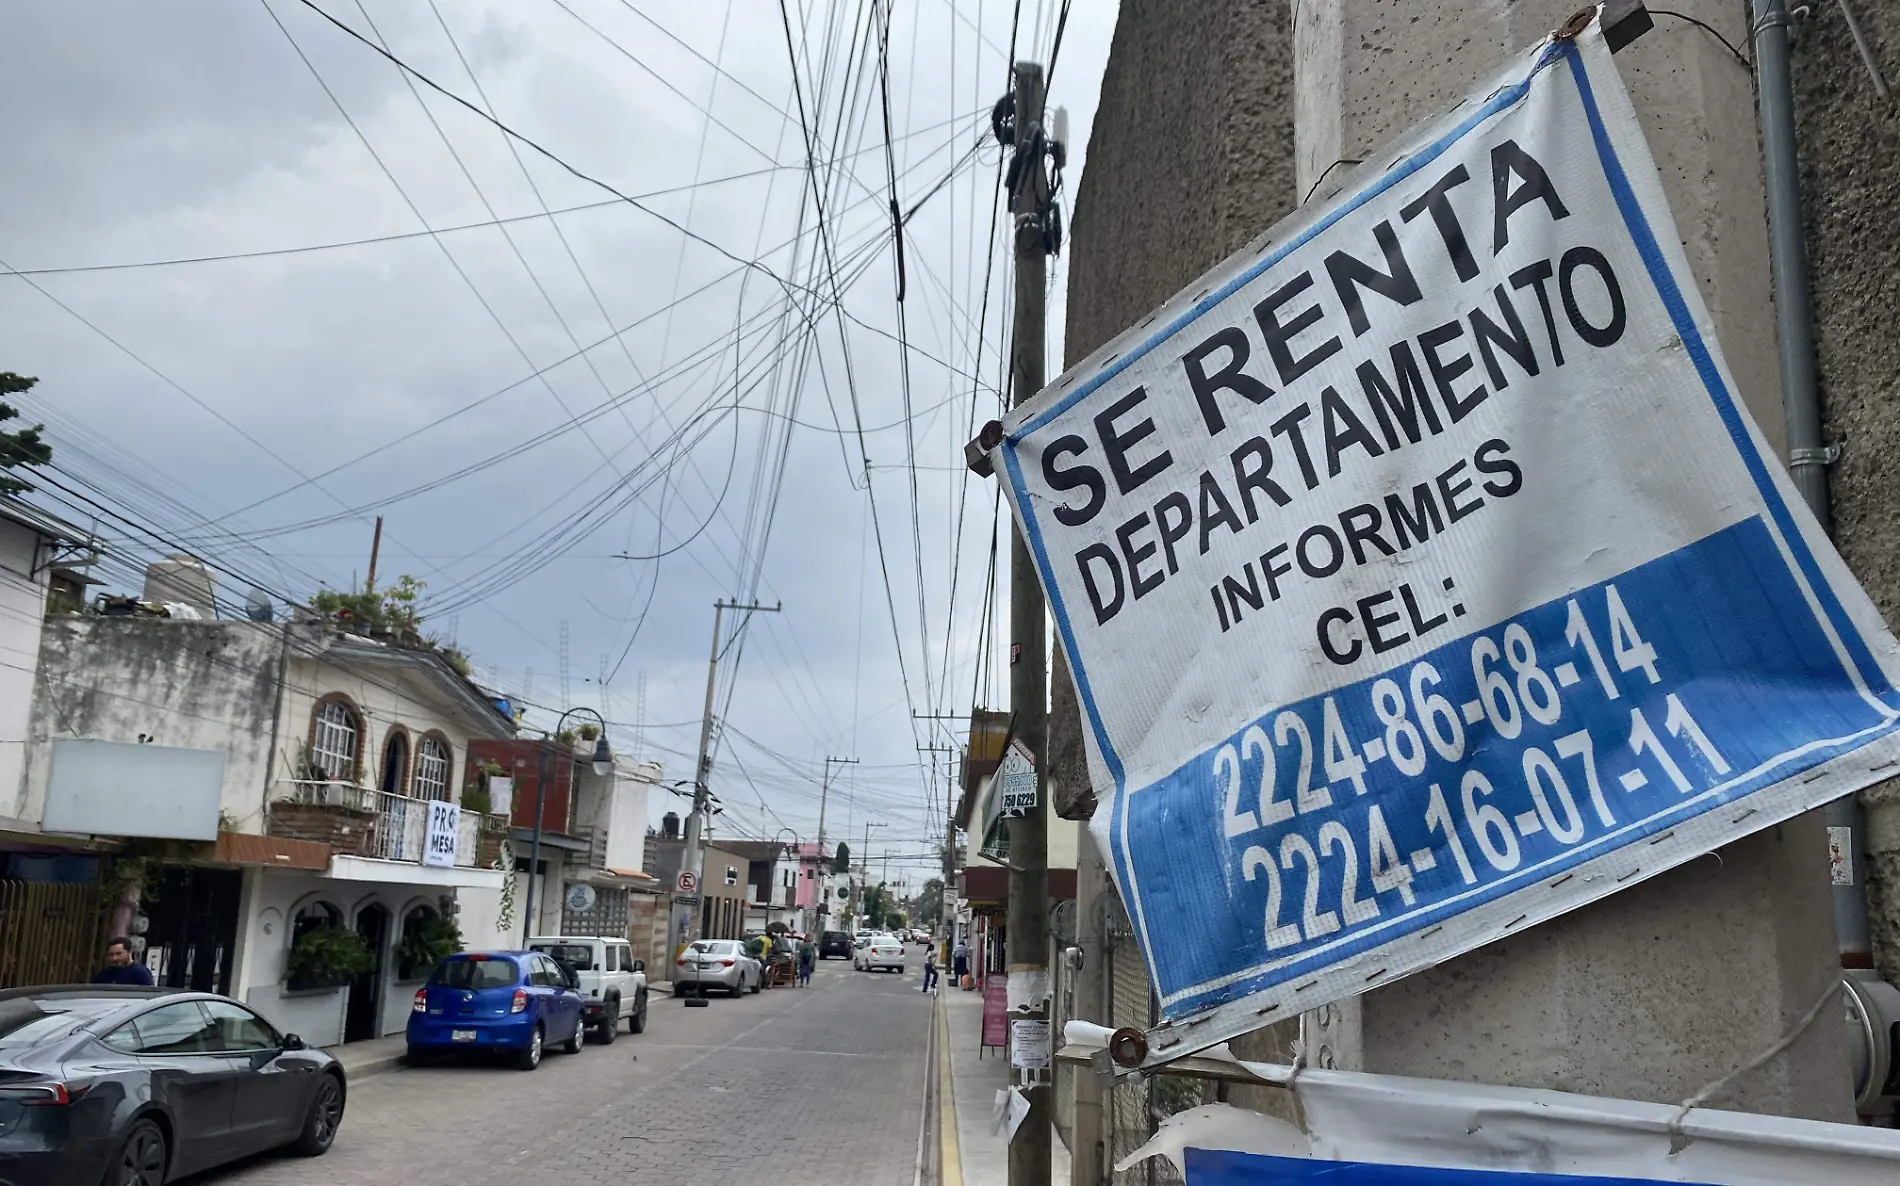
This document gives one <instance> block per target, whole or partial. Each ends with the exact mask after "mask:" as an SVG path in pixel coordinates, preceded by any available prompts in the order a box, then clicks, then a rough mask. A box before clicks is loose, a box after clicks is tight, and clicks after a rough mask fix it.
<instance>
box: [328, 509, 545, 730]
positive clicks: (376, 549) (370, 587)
mask: <svg viewBox="0 0 1900 1186" xmlns="http://www.w3.org/2000/svg"><path fill="white" fill-rule="evenodd" d="M382 552H383V517H382V516H381V515H378V516H376V534H375V535H373V536H371V537H370V541H369V579H368V580H366V581H364V582H363V592H365V593H373V592H375V590H376V560H377V558H378V557H379V556H381V555H382ZM561 707H562V708H566V707H567V705H565V704H563V705H562V706H561Z"/></svg>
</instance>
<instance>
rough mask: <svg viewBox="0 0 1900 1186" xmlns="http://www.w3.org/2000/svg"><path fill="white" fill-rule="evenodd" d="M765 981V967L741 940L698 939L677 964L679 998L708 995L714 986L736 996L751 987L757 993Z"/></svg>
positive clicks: (675, 990)
mask: <svg viewBox="0 0 1900 1186" xmlns="http://www.w3.org/2000/svg"><path fill="white" fill-rule="evenodd" d="M764 984H765V974H764V969H763V968H762V967H760V965H759V961H758V960H755V959H753V958H752V957H751V956H749V955H747V954H746V952H745V944H743V943H741V942H740V941H739V940H737V939H697V940H694V941H693V942H692V943H691V944H689V945H688V946H687V948H686V950H685V951H682V952H680V956H679V959H677V960H675V961H674V963H673V995H674V996H676V997H679V996H693V995H695V994H697V995H699V996H705V995H706V994H707V993H708V992H710V991H712V990H713V989H723V990H724V991H725V992H726V995H728V996H734V997H736V996H738V995H740V994H741V993H744V992H746V991H747V990H750V991H752V992H755V993H756V992H758V991H759V989H760V988H762V987H763V986H764Z"/></svg>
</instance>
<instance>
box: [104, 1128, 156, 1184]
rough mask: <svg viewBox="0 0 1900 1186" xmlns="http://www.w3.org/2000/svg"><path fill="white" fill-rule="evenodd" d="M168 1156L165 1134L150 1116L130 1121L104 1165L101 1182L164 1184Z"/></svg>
mask: <svg viewBox="0 0 1900 1186" xmlns="http://www.w3.org/2000/svg"><path fill="white" fill-rule="evenodd" d="M168 1160H169V1157H168V1155H167V1150H166V1148H165V1134H164V1133H163V1132H162V1131H160V1130H159V1127H158V1125H156V1124H154V1123H153V1122H152V1121H150V1120H136V1121H133V1123H132V1127H131V1129H130V1130H129V1131H128V1132H127V1133H126V1134H125V1139H124V1140H122V1141H120V1142H119V1151H118V1153H117V1154H115V1155H114V1156H113V1158H112V1160H111V1161H110V1162H108V1163H107V1165H106V1176H105V1179H104V1182H103V1186H163V1183H164V1181H165V1164H166V1162H167V1161H168Z"/></svg>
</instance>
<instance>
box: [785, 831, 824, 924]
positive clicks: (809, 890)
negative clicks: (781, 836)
mask: <svg viewBox="0 0 1900 1186" xmlns="http://www.w3.org/2000/svg"><path fill="white" fill-rule="evenodd" d="M796 851H797V853H798V895H797V897H795V898H794V899H793V900H792V904H793V905H794V906H796V907H798V908H800V909H804V910H810V909H811V908H812V907H814V906H817V905H819V904H820V902H821V901H822V898H823V894H824V888H825V855H824V853H822V852H820V851H819V848H818V846H817V845H816V844H801V845H798V846H797V849H796ZM807 925H808V926H809V925H812V924H810V923H809V922H808V923H807Z"/></svg>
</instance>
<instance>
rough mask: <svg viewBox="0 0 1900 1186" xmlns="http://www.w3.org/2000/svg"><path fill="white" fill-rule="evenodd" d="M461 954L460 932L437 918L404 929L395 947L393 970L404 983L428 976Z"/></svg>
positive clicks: (447, 921) (418, 920)
mask: <svg viewBox="0 0 1900 1186" xmlns="http://www.w3.org/2000/svg"><path fill="white" fill-rule="evenodd" d="M460 950H462V930H461V928H460V927H458V926H456V925H455V923H454V922H453V921H452V920H450V919H446V918H443V917H442V916H441V915H439V914H430V915H427V916H425V917H423V918H419V919H417V920H416V921H415V922H413V923H410V924H409V925H408V926H406V927H404V928H403V931H402V942H401V943H398V944H397V945H396V967H397V969H398V972H399V974H400V975H402V976H403V977H404V978H405V979H408V978H411V977H414V976H416V975H418V974H420V973H424V972H427V971H428V970H429V969H430V968H433V967H435V966H436V964H438V963H440V962H441V961H443V960H445V959H447V958H448V957H449V956H452V955H454V954H455V953H456V952H458V951H460Z"/></svg>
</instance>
